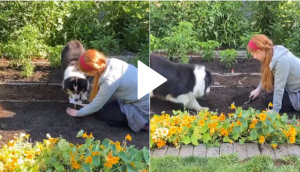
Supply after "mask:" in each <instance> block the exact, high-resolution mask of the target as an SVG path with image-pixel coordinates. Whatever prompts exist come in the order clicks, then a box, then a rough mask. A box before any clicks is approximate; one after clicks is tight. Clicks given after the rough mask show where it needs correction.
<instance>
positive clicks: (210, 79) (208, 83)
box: [204, 69, 212, 88]
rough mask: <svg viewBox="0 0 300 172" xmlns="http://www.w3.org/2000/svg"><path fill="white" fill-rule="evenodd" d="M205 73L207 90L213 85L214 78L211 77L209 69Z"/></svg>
mask: <svg viewBox="0 0 300 172" xmlns="http://www.w3.org/2000/svg"><path fill="white" fill-rule="evenodd" d="M205 73H206V74H205V78H204V80H205V87H206V88H207V87H209V86H210V85H211V83H212V76H211V73H210V72H209V71H208V70H207V69H205Z"/></svg>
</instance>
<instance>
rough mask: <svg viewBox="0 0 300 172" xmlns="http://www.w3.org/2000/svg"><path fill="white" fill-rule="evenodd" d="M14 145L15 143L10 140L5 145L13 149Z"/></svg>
mask: <svg viewBox="0 0 300 172" xmlns="http://www.w3.org/2000/svg"><path fill="white" fill-rule="evenodd" d="M15 144H16V142H15V141H13V140H10V141H9V142H8V143H7V145H8V146H9V147H13V146H14V145H15Z"/></svg>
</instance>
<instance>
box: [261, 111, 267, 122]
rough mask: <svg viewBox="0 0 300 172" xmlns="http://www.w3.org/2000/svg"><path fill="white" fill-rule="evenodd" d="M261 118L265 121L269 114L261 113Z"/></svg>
mask: <svg viewBox="0 0 300 172" xmlns="http://www.w3.org/2000/svg"><path fill="white" fill-rule="evenodd" d="M259 118H260V120H261V121H265V120H266V119H267V114H265V113H261V114H260V115H259Z"/></svg>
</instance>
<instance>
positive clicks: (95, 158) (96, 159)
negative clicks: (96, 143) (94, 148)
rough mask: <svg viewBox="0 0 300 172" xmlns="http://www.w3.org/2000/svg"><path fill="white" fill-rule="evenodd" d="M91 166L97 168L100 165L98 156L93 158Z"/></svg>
mask: <svg viewBox="0 0 300 172" xmlns="http://www.w3.org/2000/svg"><path fill="white" fill-rule="evenodd" d="M93 165H94V166H95V167H98V166H99V165H100V155H95V156H93Z"/></svg>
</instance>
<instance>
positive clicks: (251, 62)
mask: <svg viewBox="0 0 300 172" xmlns="http://www.w3.org/2000/svg"><path fill="white" fill-rule="evenodd" d="M237 61H238V63H237V64H235V65H234V66H233V67H232V68H225V64H224V63H222V62H220V59H218V58H216V59H214V61H204V60H202V58H190V62H189V63H190V64H201V65H204V66H205V67H206V68H207V69H208V70H209V71H211V72H218V73H230V72H231V69H234V72H235V73H259V72H260V66H261V64H260V62H259V61H258V60H255V59H242V58H238V59H237Z"/></svg>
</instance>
